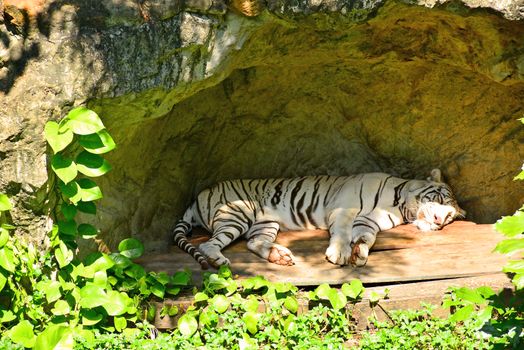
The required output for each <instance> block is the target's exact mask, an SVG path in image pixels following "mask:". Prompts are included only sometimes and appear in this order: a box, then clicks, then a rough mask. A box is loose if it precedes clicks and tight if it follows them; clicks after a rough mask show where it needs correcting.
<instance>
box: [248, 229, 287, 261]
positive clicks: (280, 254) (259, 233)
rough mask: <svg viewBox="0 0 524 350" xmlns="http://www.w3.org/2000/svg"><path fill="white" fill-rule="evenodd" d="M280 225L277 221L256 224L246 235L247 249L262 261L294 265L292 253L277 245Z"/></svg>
mask: <svg viewBox="0 0 524 350" xmlns="http://www.w3.org/2000/svg"><path fill="white" fill-rule="evenodd" d="M278 229H279V225H278V223H277V222H275V221H261V222H255V223H254V224H253V226H252V227H251V228H250V229H249V231H248V233H247V234H246V238H247V239H248V241H247V248H248V249H249V250H251V251H252V252H253V253H255V254H256V255H258V256H260V257H261V258H262V259H266V260H267V261H269V262H272V263H274V264H277V265H287V266H291V265H294V264H295V262H294V261H293V259H294V257H293V254H292V253H291V251H290V250H289V249H288V248H286V247H284V246H282V245H280V244H277V243H274V241H275V239H276V238H277V234H278Z"/></svg>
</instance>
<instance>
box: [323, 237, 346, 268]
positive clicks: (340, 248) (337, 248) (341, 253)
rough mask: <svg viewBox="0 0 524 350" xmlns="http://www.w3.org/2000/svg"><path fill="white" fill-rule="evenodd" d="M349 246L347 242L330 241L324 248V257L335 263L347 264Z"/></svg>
mask: <svg viewBox="0 0 524 350" xmlns="http://www.w3.org/2000/svg"><path fill="white" fill-rule="evenodd" d="M350 257H351V247H350V245H349V243H344V242H338V241H332V242H330V244H329V247H328V248H327V249H326V259H327V260H328V261H329V262H330V263H333V264H335V265H341V266H344V265H349V263H350Z"/></svg>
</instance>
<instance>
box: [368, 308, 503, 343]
mask: <svg viewBox="0 0 524 350" xmlns="http://www.w3.org/2000/svg"><path fill="white" fill-rule="evenodd" d="M390 316H391V322H378V321H374V322H373V325H374V326H375V327H377V330H376V331H374V332H369V333H365V334H364V335H363V337H362V339H361V341H360V344H359V348H360V349H366V350H368V349H369V350H372V349H377V350H379V349H403V350H404V349H405V350H410V349H457V350H458V349H471V350H480V349H491V348H492V346H493V344H492V343H491V341H490V340H489V339H485V338H483V337H482V334H481V333H479V332H477V331H476V328H475V324H474V322H473V321H472V320H468V321H465V322H460V323H459V322H458V321H456V320H453V319H445V318H439V317H434V316H432V307H430V306H429V305H426V306H425V308H424V309H422V310H402V311H393V312H392V313H391V314H390Z"/></svg>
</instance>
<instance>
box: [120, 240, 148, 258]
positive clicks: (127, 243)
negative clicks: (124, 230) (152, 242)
mask: <svg viewBox="0 0 524 350" xmlns="http://www.w3.org/2000/svg"><path fill="white" fill-rule="evenodd" d="M118 250H119V251H120V254H122V255H123V256H125V257H127V258H129V259H136V258H139V257H141V256H142V254H144V245H143V244H142V242H140V241H139V240H137V239H134V238H127V239H124V240H123V241H122V242H120V244H119V245H118Z"/></svg>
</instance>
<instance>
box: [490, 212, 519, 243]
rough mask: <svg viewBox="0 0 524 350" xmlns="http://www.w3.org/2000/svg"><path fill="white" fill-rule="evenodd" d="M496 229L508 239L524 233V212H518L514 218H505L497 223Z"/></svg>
mask: <svg viewBox="0 0 524 350" xmlns="http://www.w3.org/2000/svg"><path fill="white" fill-rule="evenodd" d="M495 229H496V230H497V231H499V232H500V233H502V234H504V235H506V236H508V237H514V236H516V235H518V234H521V233H524V212H522V211H517V212H516V213H515V214H513V216H504V217H503V218H502V219H500V220H498V221H497V223H496V224H495Z"/></svg>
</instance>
